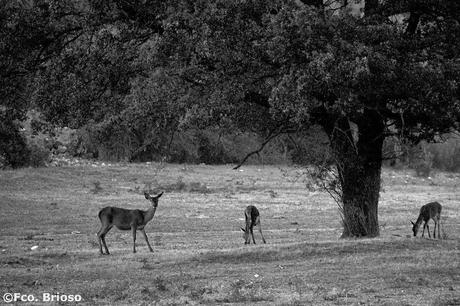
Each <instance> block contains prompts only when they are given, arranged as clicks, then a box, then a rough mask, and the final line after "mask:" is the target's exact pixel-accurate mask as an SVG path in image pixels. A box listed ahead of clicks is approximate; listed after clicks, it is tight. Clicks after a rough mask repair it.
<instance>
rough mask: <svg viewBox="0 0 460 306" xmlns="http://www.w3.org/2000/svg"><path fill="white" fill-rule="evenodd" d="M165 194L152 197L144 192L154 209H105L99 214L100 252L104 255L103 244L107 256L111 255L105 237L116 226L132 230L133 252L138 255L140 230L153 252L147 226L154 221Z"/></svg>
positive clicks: (124, 229)
mask: <svg viewBox="0 0 460 306" xmlns="http://www.w3.org/2000/svg"><path fill="white" fill-rule="evenodd" d="M162 194H163V192H162V193H160V194H158V195H156V196H151V195H150V194H148V193H147V192H144V196H145V198H146V199H147V200H149V201H150V202H151V203H152V207H150V208H149V209H148V210H139V209H124V208H118V207H111V206H110V207H105V208H103V209H101V211H100V212H99V219H100V220H101V223H102V225H101V229H100V230H99V232H98V233H97V237H98V240H99V250H100V252H101V254H102V255H104V252H102V244H104V248H105V252H106V254H110V253H109V249H108V248H107V244H106V243H105V235H106V234H107V232H108V231H110V229H111V228H112V227H113V226H114V225H115V226H116V227H117V228H118V229H120V230H123V231H127V230H131V231H132V232H133V252H134V253H136V231H137V230H140V231H141V233H142V234H143V235H144V238H145V241H146V242H147V245H148V247H149V249H150V252H153V249H152V247H151V246H150V243H149V239H148V238H147V234H146V233H145V229H144V227H145V225H146V224H147V223H148V222H149V221H150V220H152V218H153V216H154V215H155V211H156V210H157V206H158V199H159V198H160V197H161V195H162Z"/></svg>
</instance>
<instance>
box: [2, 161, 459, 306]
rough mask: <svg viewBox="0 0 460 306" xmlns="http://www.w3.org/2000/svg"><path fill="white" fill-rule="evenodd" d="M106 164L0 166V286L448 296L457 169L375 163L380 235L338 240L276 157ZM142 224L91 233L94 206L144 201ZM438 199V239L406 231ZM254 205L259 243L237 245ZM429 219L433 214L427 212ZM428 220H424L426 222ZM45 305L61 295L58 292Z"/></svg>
mask: <svg viewBox="0 0 460 306" xmlns="http://www.w3.org/2000/svg"><path fill="white" fill-rule="evenodd" d="M231 168H232V167H231V165H223V166H208V165H176V164H157V163H142V164H122V163H119V164H107V163H101V162H79V163H78V162H76V163H74V164H73V165H70V164H67V165H65V166H61V167H48V168H27V169H19V170H4V171H0V225H1V226H0V252H1V253H0V271H1V273H0V289H1V290H0V291H1V292H0V293H1V294H2V295H3V294H5V293H21V294H27V295H33V296H34V297H36V298H37V301H34V302H30V303H27V302H25V303H17V304H20V305H26V304H34V305H35V304H49V303H45V302H42V295H43V293H50V294H54V295H55V296H60V295H80V296H81V299H82V301H81V302H80V303H81V304H88V305H94V304H111V305H126V304H136V305H151V304H157V305H184V304H190V305H196V304H209V305H215V304H228V305H243V304H248V305H460V206H459V202H460V175H459V174H452V173H442V172H438V173H435V174H434V175H433V177H432V178H430V179H423V178H418V177H415V176H414V174H413V172H412V171H410V170H393V169H384V171H383V175H382V177H383V184H382V192H381V197H380V206H379V220H380V226H381V235H380V237H379V238H376V239H340V234H341V230H342V227H341V222H340V215H339V212H338V208H337V204H336V203H335V202H334V201H333V200H332V199H331V198H330V197H329V195H328V194H327V193H325V192H321V191H318V190H311V189H308V188H306V187H305V185H306V184H305V183H306V182H305V181H303V180H302V179H299V178H298V177H297V175H296V174H297V172H298V169H296V168H293V167H287V166H279V167H278V166H243V167H242V168H241V169H240V170H232V169H231ZM144 190H152V191H154V192H156V191H164V192H165V193H164V194H163V196H162V197H161V198H160V201H159V206H158V209H157V212H156V215H155V217H154V219H153V220H152V221H151V222H150V223H149V224H148V225H147V226H146V232H147V235H148V236H149V239H150V243H151V245H152V247H153V249H154V252H153V253H150V252H149V250H148V248H147V246H146V244H145V241H144V240H143V237H142V236H141V235H138V239H137V253H136V254H133V253H132V236H131V233H130V232H129V231H128V232H122V231H119V230H117V229H112V230H111V231H110V232H109V233H108V234H107V238H106V240H107V244H108V247H109V249H110V251H111V255H105V256H102V255H99V245H98V243H97V237H96V235H95V233H96V232H97V231H98V229H99V227H100V222H99V220H98V218H97V214H98V211H99V210H100V209H101V208H103V207H105V206H118V207H125V208H131V209H134V208H138V209H147V208H148V207H149V202H148V201H146V200H145V198H144V196H143V191H144ZM435 200H436V201H439V202H440V203H441V204H442V205H443V212H442V238H443V239H442V240H437V239H436V240H435V239H428V238H427V237H425V238H421V237H415V238H414V237H413V236H412V231H411V224H410V220H413V221H415V219H416V218H417V215H418V212H419V209H420V206H421V205H423V204H425V203H427V202H430V201H435ZM247 205H256V206H257V207H258V208H259V211H260V213H261V222H262V229H263V232H264V235H265V238H266V239H267V244H261V238H260V236H259V234H258V232H256V231H255V233H254V234H255V239H256V242H257V244H256V245H252V244H251V245H244V244H243V242H244V241H243V238H242V231H241V230H240V227H243V226H244V215H243V211H244V209H245V207H246V206H247ZM430 222H432V221H430ZM430 225H431V226H430V228H431V230H432V229H433V227H434V226H433V223H430ZM0 303H4V301H3V300H2V299H1V298H0ZM53 304H62V305H65V304H69V303H66V302H63V301H60V302H59V301H58V302H53Z"/></svg>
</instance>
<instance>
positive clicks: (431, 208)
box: [419, 202, 442, 222]
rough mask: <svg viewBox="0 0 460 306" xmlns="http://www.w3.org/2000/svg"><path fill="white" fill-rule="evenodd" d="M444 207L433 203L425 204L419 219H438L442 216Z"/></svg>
mask: <svg viewBox="0 0 460 306" xmlns="http://www.w3.org/2000/svg"><path fill="white" fill-rule="evenodd" d="M441 210H442V206H441V204H439V203H438V202H431V203H428V204H425V205H423V206H422V208H420V215H419V219H423V221H425V222H426V221H428V220H430V218H438V217H439V216H441Z"/></svg>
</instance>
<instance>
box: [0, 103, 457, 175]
mask: <svg viewBox="0 0 460 306" xmlns="http://www.w3.org/2000/svg"><path fill="white" fill-rule="evenodd" d="M48 125H49V124H48V123H47V122H44V121H42V120H41V119H40V115H39V114H38V113H34V112H31V113H29V119H28V120H27V121H26V123H25V124H24V127H25V128H24V129H23V131H22V132H21V133H20V134H18V135H16V137H18V138H20V139H23V147H22V148H19V147H17V151H16V152H17V159H21V160H22V162H25V163H26V164H29V165H30V166H44V165H46V164H47V163H48V162H49V161H50V160H51V157H52V155H53V154H54V155H59V154H66V155H68V156H73V157H80V158H88V159H98V160H102V161H126V162H146V161H166V162H171V163H190V164H198V163H205V164H231V163H233V164H236V163H239V162H241V161H242V160H243V159H244V158H245V157H246V156H247V155H248V154H250V153H251V152H255V151H260V152H258V153H257V154H252V155H251V157H250V158H249V159H248V160H247V162H246V163H248V164H297V165H312V164H315V165H321V164H328V163H331V162H333V160H332V156H331V154H330V149H329V144H328V139H327V137H326V135H325V134H324V133H323V132H322V130H321V129H320V128H318V127H312V128H311V129H310V130H308V132H302V133H291V134H284V135H280V136H279V137H277V138H275V139H273V140H272V141H270V142H269V143H268V144H267V145H266V146H264V147H263V148H262V146H261V144H262V143H263V142H264V140H265V139H264V138H263V137H262V136H261V135H259V134H257V133H249V132H236V131H233V132H232V131H229V130H225V129H218V128H214V129H211V128H208V129H196V128H190V129H184V130H174V131H168V130H164V131H163V132H162V133H151V132H150V130H155V128H154V127H152V128H150V129H149V128H146V131H145V135H144V138H139V135H137V138H136V135H135V134H133V133H130V130H129V129H128V128H127V126H128V123H127V122H124V123H122V122H118V123H117V124H89V125H86V126H85V127H83V128H80V129H76V130H72V129H68V128H64V129H47V128H46V127H47V126H48ZM19 149H21V150H19ZM383 153H384V158H385V162H384V163H385V165H386V166H389V167H395V168H398V167H409V168H412V169H414V170H415V171H416V173H417V175H421V176H429V175H430V173H431V170H432V169H438V170H443V171H452V172H458V171H460V136H459V135H457V134H450V135H446V137H445V139H443V142H440V143H426V142H421V143H419V144H418V145H416V146H413V145H409V144H402V143H400V142H399V140H398V139H396V138H388V139H387V140H386V141H385V146H384V152H383ZM0 163H1V161H0ZM2 166H4V165H2Z"/></svg>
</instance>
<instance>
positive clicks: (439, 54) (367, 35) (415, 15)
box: [159, 0, 460, 237]
mask: <svg viewBox="0 0 460 306" xmlns="http://www.w3.org/2000/svg"><path fill="white" fill-rule="evenodd" d="M342 4H343V3H342ZM458 6H459V5H458V4H457V3H456V1H443V2H439V1H406V2H404V1H403V2H401V1H380V2H378V1H366V2H365V6H364V12H363V13H364V17H363V16H361V15H360V14H358V16H356V15H357V14H354V15H353V14H351V13H350V12H349V11H348V10H347V8H346V6H344V7H342V6H340V3H338V4H337V5H331V6H325V5H323V2H322V1H304V2H301V1H269V2H267V1H257V0H253V1H213V2H212V3H210V2H208V1H198V2H196V3H195V5H193V6H192V7H187V8H185V7H184V8H183V10H181V11H180V12H178V13H177V14H173V15H171V16H170V18H169V19H167V20H166V21H165V26H164V28H165V32H164V33H163V35H162V41H161V44H160V46H161V47H162V49H161V48H160V51H159V55H160V57H159V58H160V59H162V61H163V62H164V63H169V65H170V67H171V69H174V70H175V71H176V72H178V73H179V74H180V75H181V77H182V78H183V79H185V80H189V83H190V85H191V86H193V87H195V88H200V89H201V97H202V100H201V103H202V105H203V107H205V109H206V111H207V112H209V114H210V115H209V116H213V117H218V118H229V117H232V118H233V120H234V122H238V123H239V124H240V126H243V127H246V128H251V129H253V128H258V129H259V131H264V130H265V131H266V132H267V131H268V132H267V134H268V135H272V134H273V132H274V131H278V132H290V131H292V130H296V129H302V128H308V127H309V126H311V125H313V124H316V125H320V126H321V127H322V128H323V129H324V131H325V132H326V134H327V135H328V137H329V142H330V147H331V150H332V153H333V156H334V161H335V166H336V171H337V173H338V181H339V182H338V183H339V187H340V193H341V194H340V200H341V202H342V207H343V221H344V231H343V237H349V236H368V237H374V236H378V235H379V223H378V202H379V192H380V184H381V178H380V176H381V168H382V159H383V156H382V146H383V142H384V139H385V138H386V137H389V136H397V137H400V138H405V139H408V140H410V141H412V142H414V143H416V142H419V141H421V140H428V141H433V140H435V139H436V137H437V136H439V135H441V134H442V133H446V132H449V131H451V130H452V129H458V122H459V118H460V117H459V114H460V104H459V71H460V70H459V68H460V66H459V50H460V48H459V47H460V45H459V42H460V24H459V12H460V10H459V9H458V8H459V7H458Z"/></svg>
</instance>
